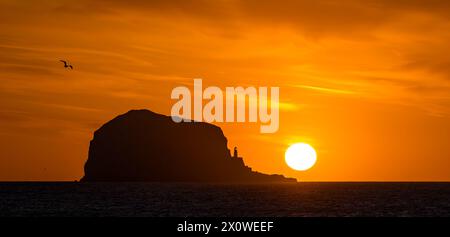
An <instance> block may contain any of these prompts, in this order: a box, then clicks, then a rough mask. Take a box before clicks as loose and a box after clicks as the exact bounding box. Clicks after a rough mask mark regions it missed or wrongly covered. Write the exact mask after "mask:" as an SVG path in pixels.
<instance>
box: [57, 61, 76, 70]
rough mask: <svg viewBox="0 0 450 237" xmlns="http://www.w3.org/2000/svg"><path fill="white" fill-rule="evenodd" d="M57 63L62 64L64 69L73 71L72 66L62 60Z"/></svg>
mask: <svg viewBox="0 0 450 237" xmlns="http://www.w3.org/2000/svg"><path fill="white" fill-rule="evenodd" d="M59 61H60V62H62V63H64V68H67V69H69V68H70V69H73V67H72V65H70V64H69V63H68V62H67V61H64V60H59Z"/></svg>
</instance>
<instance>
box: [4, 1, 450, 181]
mask: <svg viewBox="0 0 450 237" xmlns="http://www.w3.org/2000/svg"><path fill="white" fill-rule="evenodd" d="M393 2H395V3H393ZM449 29H450V3H449V2H447V1H387V0H386V1H337V0H336V1H294V0H292V1H261V0H259V1H256V0H253V1H252V0H248V1H232V0H230V1H170V3H169V1H162V0H161V1H143V0H142V1H141V0H129V1H122V2H121V1H103V0H100V1H86V0H81V1H75V2H74V1H64V0H61V1H60V0H58V1H56V0H55V1H51V0H47V1H40V2H39V3H37V2H34V1H22V2H20V1H16V0H14V1H13V0H0V79H1V83H0V180H75V179H79V178H80V177H81V176H82V174H83V165H84V162H85V160H86V159H87V150H88V145H89V141H90V139H91V138H92V133H93V131H95V130H96V129H97V128H98V127H99V126H100V125H101V124H103V123H104V122H106V121H108V120H110V119H112V118H113V117H115V116H116V115H118V114H122V113H125V112H126V111H128V110H130V109H135V108H147V109H150V110H153V111H155V112H159V113H163V114H169V113H170V108H171V106H172V104H173V103H174V101H172V100H170V92H171V90H172V88H174V87H176V86H179V85H191V84H192V80H193V79H194V78H203V82H204V84H205V86H208V85H211V86H219V87H222V88H224V87H225V86H278V87H280V102H281V103H282V106H281V111H280V130H279V132H278V133H276V134H265V135H261V134H260V133H259V125H257V124H247V125H245V124H218V125H219V126H221V127H222V128H223V130H224V133H225V135H226V136H227V137H228V140H229V147H230V148H232V147H233V146H235V145H236V146H238V147H239V152H240V154H241V155H242V156H243V157H244V160H245V163H246V164H247V165H249V166H251V167H252V168H253V169H255V170H257V171H260V172H265V173H281V174H284V175H286V176H290V177H296V178H298V179H300V180H310V181H326V180H329V181H347V180H352V181H357V180H380V181H385V180H392V181H394V180H424V181H425V180H450V118H449V116H450V47H449V46H448V42H450V30H449ZM59 59H68V60H69V61H70V62H71V63H72V64H73V65H74V67H75V70H73V71H67V70H64V68H63V67H62V64H61V63H60V62H58V60H59ZM295 142H307V143H310V144H311V145H312V146H314V147H315V148H316V150H317V153H318V161H317V163H316V165H315V166H314V167H313V168H312V169H310V170H308V171H306V172H297V171H294V170H291V169H290V168H288V167H287V166H286V164H285V162H284V157H283V156H284V151H285V149H286V148H287V146H288V145H289V144H291V143H295Z"/></svg>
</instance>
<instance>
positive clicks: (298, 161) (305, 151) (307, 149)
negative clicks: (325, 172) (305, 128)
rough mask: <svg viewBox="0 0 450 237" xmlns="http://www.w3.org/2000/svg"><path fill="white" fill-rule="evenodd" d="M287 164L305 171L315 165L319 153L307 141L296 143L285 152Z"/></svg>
mask: <svg viewBox="0 0 450 237" xmlns="http://www.w3.org/2000/svg"><path fill="white" fill-rule="evenodd" d="M284 159H285V160H286V164H287V165H288V166H289V167H291V168H292V169H294V170H299V171H305V170H308V169H310V168H311V167H313V166H314V164H315V163H316V159H317V154H316V151H315V150H314V148H313V147H312V146H311V145H309V144H306V143H295V144H293V145H291V146H289V148H288V149H287V150H286V153H285V154H284Z"/></svg>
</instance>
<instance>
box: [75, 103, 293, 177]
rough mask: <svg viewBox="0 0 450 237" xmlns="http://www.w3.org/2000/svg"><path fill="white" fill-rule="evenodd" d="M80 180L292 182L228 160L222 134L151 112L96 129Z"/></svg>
mask: <svg viewBox="0 0 450 237" xmlns="http://www.w3.org/2000/svg"><path fill="white" fill-rule="evenodd" d="M84 172H85V175H84V177H83V178H82V179H81V181H84V182H87V181H157V182H225V183H260V182H295V181H296V180H295V179H288V178H284V177H283V176H281V175H265V174H261V173H258V172H254V171H252V170H251V168H249V167H247V166H245V165H244V162H243V161H242V158H239V157H232V156H231V155H230V150H229V149H228V147H227V139H226V137H225V136H224V134H223V132H222V130H221V129H220V128H219V127H217V126H215V125H212V124H208V123H201V122H196V123H192V122H182V123H175V122H173V121H172V118H171V117H169V116H164V115H160V114H156V113H154V112H151V111H149V110H131V111H129V112H128V113H126V114H123V115H120V116H118V117H116V118H114V119H113V120H111V121H109V122H108V123H106V124H104V125H103V126H102V127H101V128H100V129H98V130H97V131H95V133H94V138H93V140H92V141H91V142H90V146H89V157H88V160H87V162H86V164H85V166H84Z"/></svg>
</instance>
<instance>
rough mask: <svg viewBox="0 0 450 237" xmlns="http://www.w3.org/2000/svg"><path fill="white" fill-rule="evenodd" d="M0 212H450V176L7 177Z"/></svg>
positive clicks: (185, 214)
mask: <svg viewBox="0 0 450 237" xmlns="http://www.w3.org/2000/svg"><path fill="white" fill-rule="evenodd" d="M0 216H150V217H155V216H175V217H197V216H202V217H203V216H220V217H236V216H238V217H240V216H245V217H247V216H250V217H253V216H270V217H272V216H283V217H284V216H308V217H309V216H314V217H315V216H447V217H448V216H450V183H299V184H265V185H212V184H210V185H208V184H158V183H64V182H63V183H6V182H3V183H0Z"/></svg>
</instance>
